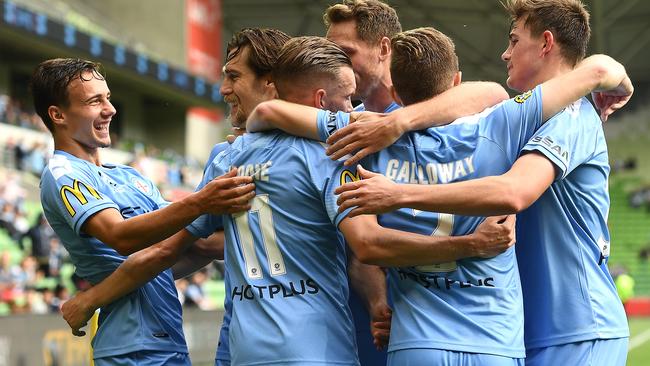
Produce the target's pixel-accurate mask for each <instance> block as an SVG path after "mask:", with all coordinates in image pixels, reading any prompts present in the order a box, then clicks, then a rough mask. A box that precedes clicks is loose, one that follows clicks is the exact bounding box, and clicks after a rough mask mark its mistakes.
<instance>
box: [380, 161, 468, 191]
mask: <svg viewBox="0 0 650 366" xmlns="http://www.w3.org/2000/svg"><path fill="white" fill-rule="evenodd" d="M474 171H475V169H474V156H473V155H470V156H468V157H466V158H463V159H460V160H456V161H452V162H449V163H444V164H439V163H428V164H426V165H420V164H417V163H415V162H412V161H401V160H397V159H390V160H389V161H388V163H387V164H386V177H387V178H389V179H390V180H393V181H395V182H399V183H412V184H439V183H448V182H452V181H455V180H458V179H460V178H463V177H465V176H468V175H470V174H472V173H474Z"/></svg>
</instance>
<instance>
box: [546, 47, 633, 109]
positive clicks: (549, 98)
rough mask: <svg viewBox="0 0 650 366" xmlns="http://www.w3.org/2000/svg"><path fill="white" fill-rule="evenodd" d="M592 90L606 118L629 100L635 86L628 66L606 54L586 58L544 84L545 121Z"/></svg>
mask: <svg viewBox="0 0 650 366" xmlns="http://www.w3.org/2000/svg"><path fill="white" fill-rule="evenodd" d="M591 92H596V95H597V97H596V104H597V106H598V107H599V108H600V110H601V119H603V120H606V119H607V117H608V116H609V115H610V114H611V113H613V112H614V111H616V110H617V109H620V108H621V107H623V106H624V105H625V104H626V103H627V102H628V101H629V100H630V98H631V97H632V94H633V93H634V87H633V86H632V82H631V81H630V79H629V77H628V76H627V73H626V72H625V67H624V66H623V65H621V64H620V63H618V62H617V61H616V60H614V59H613V58H611V57H609V56H606V55H593V56H590V57H587V58H586V59H584V60H582V62H580V64H578V66H577V67H576V68H575V69H573V70H572V71H570V72H568V73H566V74H563V75H561V76H558V77H555V78H553V79H551V80H548V81H546V82H545V83H543V84H542V106H543V119H544V121H546V120H548V119H549V118H551V117H553V116H554V115H555V114H556V113H558V112H560V111H561V110H562V109H564V108H565V107H566V106H567V105H569V104H571V103H572V102H574V101H576V100H578V99H579V98H580V97H582V96H585V95H587V94H589V93H591Z"/></svg>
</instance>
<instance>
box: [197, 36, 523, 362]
mask: <svg viewBox="0 0 650 366" xmlns="http://www.w3.org/2000/svg"><path fill="white" fill-rule="evenodd" d="M350 66H351V64H350V61H349V59H348V57H347V56H346V55H345V53H343V52H342V51H341V49H340V48H338V47H337V46H336V45H334V44H333V43H331V42H329V41H327V40H325V39H322V38H318V37H298V38H294V39H292V40H290V41H289V42H287V43H286V44H285V46H284V47H283V50H282V52H281V54H280V56H279V58H278V62H277V64H276V66H275V68H274V70H273V72H272V75H273V80H274V83H275V86H276V89H277V91H278V95H279V96H280V97H281V98H286V99H288V100H291V101H294V102H300V103H303V104H306V105H312V106H317V107H321V108H328V109H330V110H348V111H349V110H351V109H352V107H351V102H350V97H351V95H352V93H353V92H354V74H353V72H352V69H351V67H350ZM256 110H257V111H258V113H262V114H263V113H264V112H263V109H260V108H259V107H258V108H257V109H256ZM250 118H251V119H252V118H255V116H254V114H253V115H252V116H251V117H250ZM232 165H237V166H239V167H240V171H241V174H246V175H253V176H254V177H255V181H256V187H257V189H258V191H257V196H256V197H257V198H256V199H254V200H253V203H252V206H253V207H252V209H251V210H250V211H249V212H248V213H245V214H241V215H235V216H224V217H223V224H221V223H220V221H221V217H217V216H214V215H211V216H202V217H200V218H199V219H197V221H195V222H194V223H193V224H192V225H191V226H190V227H189V230H190V231H192V232H193V233H194V234H195V235H201V236H205V235H208V234H210V233H211V232H213V231H214V230H215V229H217V228H218V227H219V226H220V225H223V226H224V227H225V232H226V237H227V239H226V263H227V266H226V269H227V271H229V276H230V281H231V292H230V293H229V294H228V295H229V296H230V297H231V298H232V301H233V309H232V319H231V321H230V329H229V331H230V355H231V360H232V363H233V364H238V365H250V364H259V363H265V364H286V363H289V362H291V363H295V364H317V363H327V364H334V363H335V364H350V365H356V364H358V360H357V355H356V347H355V343H354V335H353V333H352V322H351V318H350V312H349V309H348V307H347V306H346V302H347V291H348V286H347V280H346V271H345V265H346V259H345V245H344V243H343V241H341V240H340V237H339V235H338V234H337V231H336V228H337V226H338V227H339V229H340V230H341V232H342V234H343V235H344V236H345V239H346V240H347V241H348V242H349V244H350V247H351V248H352V249H353V250H354V251H355V254H356V255H357V256H358V257H360V258H363V259H364V260H365V261H369V262H373V263H375V264H390V265H401V264H404V263H408V264H423V263H430V262H436V261H438V260H443V261H446V260H448V259H449V258H457V256H459V255H468V254H469V253H468V252H463V251H459V250H458V249H457V247H456V245H455V244H456V243H457V242H458V241H467V242H472V243H474V244H477V243H478V242H477V240H478V239H479V238H478V236H466V237H460V238H459V237H454V238H450V237H431V236H428V235H426V236H425V235H413V234H409V233H398V232H396V231H393V230H389V229H385V228H382V227H380V226H378V225H377V223H376V220H374V219H373V218H372V217H370V216H366V217H362V218H361V217H360V218H356V219H355V220H347V219H346V218H345V213H342V214H335V211H336V205H335V200H336V197H335V196H334V195H333V194H332V192H333V190H334V189H335V188H336V187H337V186H339V185H340V184H341V183H343V182H345V181H346V180H350V179H354V177H355V174H356V173H355V172H354V170H350V169H345V168H344V167H343V166H342V164H341V163H339V162H334V161H332V160H330V159H328V158H327V157H326V156H325V155H324V148H323V146H322V145H321V144H318V143H316V142H313V141H309V140H304V139H300V138H296V137H293V136H289V135H285V134H283V133H281V132H277V131H276V132H271V133H264V134H248V135H244V136H243V137H240V138H238V139H237V140H236V141H235V142H234V143H233V144H232V145H231V146H230V147H229V148H228V150H226V152H224V153H222V154H220V155H219V156H217V158H216V159H215V160H214V162H213V165H212V166H211V167H210V168H208V172H207V173H206V177H205V178H204V179H205V180H209V179H210V176H212V175H218V174H219V172H220V171H221V170H224V169H226V170H228V169H229V167H230V166H232ZM210 173H212V174H210ZM506 232H507V230H504V231H502V232H501V234H500V235H505V236H506V237H507V234H505V233H506ZM484 239H486V238H481V239H480V240H478V241H483V240H484ZM487 240H488V241H489V239H487ZM500 242H501V243H496V242H495V243H493V244H490V245H488V246H487V247H486V246H484V245H483V244H479V245H477V246H474V247H472V249H471V250H469V252H471V254H469V255H488V256H491V255H494V254H496V253H499V252H501V251H503V250H504V249H505V248H508V247H509V245H511V244H512V243H511V242H510V241H509V240H508V239H507V238H503V239H502V240H500ZM492 245H494V246H492ZM479 247H482V249H480V250H479V249H478V248H479ZM488 247H491V249H489V250H487V252H485V253H482V251H483V250H485V249H486V248H488ZM468 249H469V248H468ZM461 252H462V253H461ZM488 252H489V253H488ZM398 254H399V255H398ZM260 330H264V331H260ZM323 340H327V341H323Z"/></svg>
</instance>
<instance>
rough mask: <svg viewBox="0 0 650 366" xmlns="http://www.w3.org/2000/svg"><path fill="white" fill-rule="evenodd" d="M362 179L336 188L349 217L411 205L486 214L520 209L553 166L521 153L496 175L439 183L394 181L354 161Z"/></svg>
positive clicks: (551, 177) (549, 180) (541, 190)
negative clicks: (505, 169) (507, 167)
mask: <svg viewBox="0 0 650 366" xmlns="http://www.w3.org/2000/svg"><path fill="white" fill-rule="evenodd" d="M357 171H358V172H359V174H360V176H361V178H362V180H360V181H356V182H350V183H346V184H344V185H342V186H340V187H338V188H337V189H336V191H335V193H336V194H338V195H339V198H338V201H337V203H338V204H339V211H340V212H343V211H344V210H346V209H348V208H350V207H354V209H353V210H352V211H350V213H349V216H350V217H354V216H357V215H362V214H381V213H386V212H390V211H394V210H396V209H398V208H402V207H409V208H415V209H418V210H422V211H430V212H444V213H452V214H458V215H470V216H490V215H508V214H513V213H518V212H520V211H522V210H524V209H526V208H527V207H528V206H530V205H531V204H532V203H533V202H535V201H536V200H537V199H538V198H539V196H541V195H542V193H544V191H545V190H546V189H547V188H548V187H549V186H550V185H551V183H553V180H554V179H555V174H556V172H555V167H554V165H553V164H552V163H551V162H550V161H549V160H548V159H546V158H545V157H543V156H541V155H540V154H537V153H529V154H525V155H523V156H521V157H520V158H519V159H517V161H515V163H514V165H513V166H512V168H510V170H509V171H508V172H506V173H504V174H502V175H499V176H489V177H483V178H478V179H471V180H467V181H463V182H456V183H449V184H438V185H435V186H430V185H422V184H396V183H394V182H393V181H391V180H390V179H388V178H386V177H384V176H383V175H381V174H377V173H374V172H371V171H368V170H366V169H364V168H363V167H361V166H357Z"/></svg>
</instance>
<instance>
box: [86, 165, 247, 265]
mask: <svg viewBox="0 0 650 366" xmlns="http://www.w3.org/2000/svg"><path fill="white" fill-rule="evenodd" d="M254 189H255V185H254V184H252V177H248V176H241V177H237V176H236V169H233V170H232V171H230V172H228V173H227V174H226V175H224V176H221V177H219V178H217V179H214V180H212V181H210V182H209V183H208V184H207V185H206V186H205V187H203V189H201V190H200V191H198V192H195V193H193V194H191V195H189V196H187V197H186V198H184V199H183V200H181V201H178V202H174V203H172V204H170V205H169V206H166V207H164V208H162V209H160V210H156V211H153V212H150V213H146V214H143V215H138V216H135V217H132V218H129V219H126V220H125V219H124V218H122V215H121V214H120V213H119V212H118V211H117V210H115V209H106V210H102V211H100V212H98V213H97V214H95V215H93V216H92V217H91V218H89V219H88V220H86V222H85V223H84V226H83V228H82V230H83V231H84V232H85V233H86V234H89V235H91V236H93V237H95V238H97V239H99V240H100V241H102V242H103V243H105V244H107V245H109V246H110V247H112V248H113V249H115V250H116V251H117V252H118V253H120V254H121V255H129V254H131V253H134V252H136V251H138V250H140V249H143V248H146V247H148V246H149V245H152V244H154V243H157V242H160V241H162V240H165V239H166V238H168V237H170V236H172V235H173V234H175V233H176V232H178V231H179V230H181V229H183V228H184V227H185V226H187V225H188V224H190V223H191V222H192V221H193V220H194V219H196V218H197V217H198V216H199V215H201V214H204V213H210V214H223V213H231V212H237V211H245V210H247V209H248V208H250V207H249V205H248V202H249V201H250V199H252V198H253V196H254V195H255V191H254Z"/></svg>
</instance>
